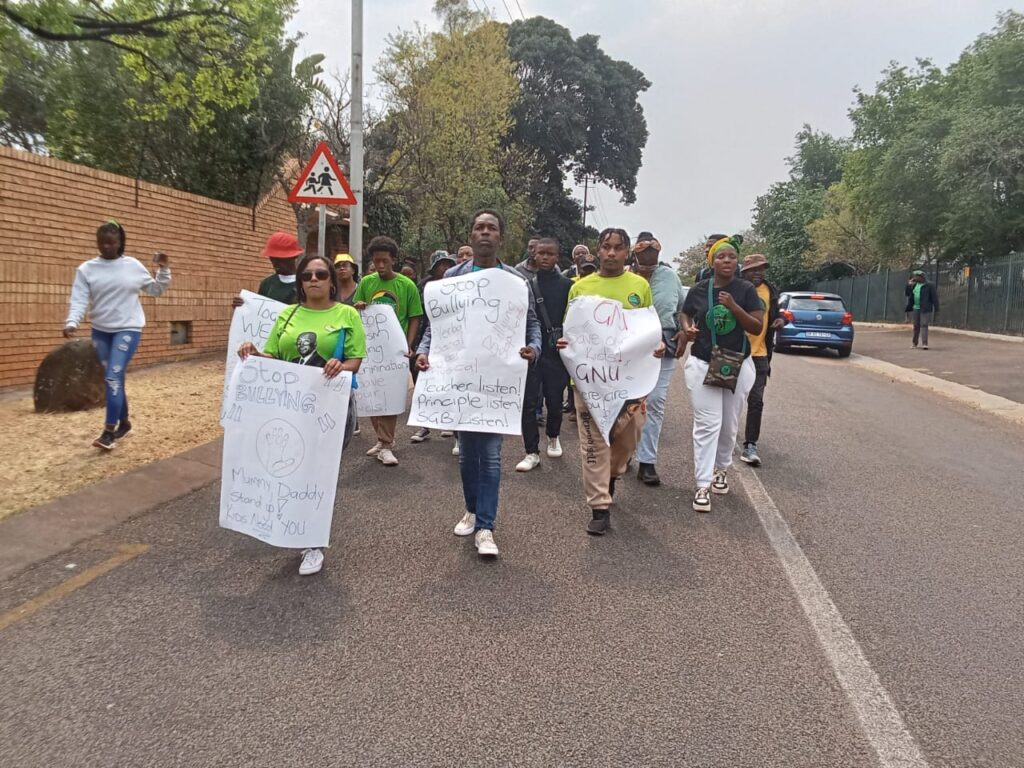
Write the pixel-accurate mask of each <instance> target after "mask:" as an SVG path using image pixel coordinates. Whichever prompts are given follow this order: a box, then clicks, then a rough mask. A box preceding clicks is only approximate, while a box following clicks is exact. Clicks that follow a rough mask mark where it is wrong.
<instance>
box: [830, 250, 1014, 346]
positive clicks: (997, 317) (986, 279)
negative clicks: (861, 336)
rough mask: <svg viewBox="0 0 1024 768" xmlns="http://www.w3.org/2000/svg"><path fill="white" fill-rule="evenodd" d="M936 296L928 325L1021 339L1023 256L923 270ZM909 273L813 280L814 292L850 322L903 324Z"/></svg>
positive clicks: (902, 271) (900, 271) (881, 273)
mask: <svg viewBox="0 0 1024 768" xmlns="http://www.w3.org/2000/svg"><path fill="white" fill-rule="evenodd" d="M925 274H926V275H927V277H928V280H929V282H931V283H932V284H934V285H935V286H936V289H937V290H938V294H939V311H938V312H937V313H935V317H934V318H933V319H932V325H937V326H945V327H947V328H966V329H970V330H973V331H985V332H987V333H1009V334H1014V335H1017V336H1024V253H1011V254H1010V255H1009V256H1007V257H1006V258H1004V259H999V260H997V261H989V262H986V263H985V264H973V265H970V266H965V265H959V266H956V265H952V264H936V265H933V266H931V267H927V268H925ZM909 279H910V270H906V269H903V270H899V271H886V272H876V273H874V274H870V275H858V276H857V277H844V278H842V279H840V280H819V281H818V282H816V283H815V284H814V290H816V291H821V292H823V293H838V294H839V295H840V296H842V297H843V299H844V300H845V301H846V305H847V308H848V309H849V310H850V311H851V312H852V313H853V317H854V320H864V321H867V322H878V323H886V322H888V323H899V322H903V321H904V320H905V319H906V314H905V312H904V309H905V308H906V305H907V298H906V295H905V294H904V289H905V288H906V285H907V281H908V280H909Z"/></svg>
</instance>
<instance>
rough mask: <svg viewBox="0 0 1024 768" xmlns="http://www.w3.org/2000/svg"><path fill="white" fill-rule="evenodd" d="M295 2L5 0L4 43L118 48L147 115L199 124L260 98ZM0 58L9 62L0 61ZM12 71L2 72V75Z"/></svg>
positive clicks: (0, 26)
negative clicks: (176, 115) (144, 93)
mask: <svg viewBox="0 0 1024 768" xmlns="http://www.w3.org/2000/svg"><path fill="white" fill-rule="evenodd" d="M293 9H294V2H292V0H283V1H278V0H118V2H114V3H103V2H100V1H99V0H96V1H94V2H86V3H79V2H73V1H72V0H48V1H47V2H36V1H30V0H23V1H20V2H19V1H16V0H2V2H0V41H2V42H3V43H4V47H5V48H6V47H8V46H9V45H11V44H12V43H15V42H16V43H17V44H19V45H29V44H31V43H32V42H33V41H42V42H43V43H46V44H50V45H51V46H52V45H58V46H69V45H79V44H83V43H89V44H93V45H99V46H104V47H106V48H109V49H111V50H112V51H116V52H117V53H118V55H119V56H120V59H121V62H122V64H123V65H124V67H125V68H126V69H127V70H128V71H129V72H131V73H132V75H133V76H134V78H135V80H136V82H137V84H138V85H140V86H144V87H146V88H148V89H150V90H151V91H152V96H153V98H151V99H147V100H145V101H141V102H137V103H135V104H133V105H132V107H133V108H134V109H137V110H139V111H140V112H142V113H143V115H144V116H145V117H146V118H148V119H149V120H154V121H156V120H164V119H167V117H168V116H169V115H170V114H171V113H172V112H175V111H183V112H184V113H186V114H187V115H188V118H189V124H190V126H191V127H193V128H198V127H202V126H205V125H207V124H209V123H210V122H211V121H212V120H213V119H214V116H215V111H216V109H218V108H219V109H231V108H234V107H239V106H245V105H247V104H249V103H250V102H251V101H252V100H253V99H254V98H256V95H257V92H258V83H259V80H260V77H261V76H262V75H263V74H264V73H265V72H266V71H267V63H266V58H267V56H268V55H270V54H271V53H272V51H273V50H274V47H275V43H276V41H277V40H278V38H279V36H280V33H281V30H282V28H283V25H284V22H285V21H286V20H287V19H288V18H289V16H290V15H291V13H292V11H293ZM0 63H6V62H4V61H3V59H0ZM9 72H10V69H8V68H6V67H5V68H4V70H0V81H2V80H3V79H4V77H5V75H7V74H8V73H9Z"/></svg>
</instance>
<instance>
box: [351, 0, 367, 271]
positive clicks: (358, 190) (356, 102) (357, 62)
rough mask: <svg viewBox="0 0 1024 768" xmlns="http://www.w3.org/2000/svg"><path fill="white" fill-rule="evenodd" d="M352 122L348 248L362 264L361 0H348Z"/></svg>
mask: <svg viewBox="0 0 1024 768" xmlns="http://www.w3.org/2000/svg"><path fill="white" fill-rule="evenodd" d="M351 118H352V123H351V126H350V130H349V142H350V145H351V148H352V159H351V162H350V163H349V175H350V176H351V179H350V182H351V185H352V194H353V195H354V196H355V198H356V202H355V204H354V205H353V206H352V207H351V208H349V214H348V216H349V219H348V220H349V224H348V249H349V253H350V254H352V258H354V259H355V260H356V263H357V264H359V266H360V267H361V266H362V265H363V0H352V115H351Z"/></svg>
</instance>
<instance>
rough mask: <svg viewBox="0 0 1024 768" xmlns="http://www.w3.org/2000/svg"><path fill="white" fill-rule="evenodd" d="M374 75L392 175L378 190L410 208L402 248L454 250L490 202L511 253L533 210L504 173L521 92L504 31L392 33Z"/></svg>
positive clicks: (490, 26)
mask: <svg viewBox="0 0 1024 768" xmlns="http://www.w3.org/2000/svg"><path fill="white" fill-rule="evenodd" d="M377 76H378V81H379V82H380V84H381V86H382V88H383V96H384V97H385V100H386V103H387V106H388V110H389V111H388V115H387V117H386V118H385V121H386V122H387V123H388V125H389V131H390V138H391V139H392V140H393V141H392V142H391V147H392V149H391V157H389V158H388V161H387V164H388V166H390V167H391V168H393V170H392V171H391V172H390V175H389V176H388V177H387V179H386V180H385V181H384V183H382V184H381V185H380V187H379V189H378V191H379V192H380V193H392V194H397V195H399V196H400V199H401V200H402V203H403V204H404V206H405V207H406V208H407V209H408V210H409V214H410V215H409V221H408V234H407V237H406V243H405V245H406V246H407V247H411V248H413V249H415V250H416V251H418V252H420V253H424V252H428V251H429V250H430V249H432V248H434V247H439V246H441V247H446V248H449V249H452V248H455V247H456V246H457V245H458V244H459V243H461V242H464V240H465V236H466V227H467V223H468V221H469V218H470V216H471V215H472V213H473V211H474V210H475V209H476V208H479V207H482V206H484V205H492V206H495V207H497V208H499V209H500V210H502V212H503V213H504V214H505V216H506V219H507V220H508V222H509V225H510V231H509V233H508V236H507V237H506V244H507V248H508V251H507V253H506V255H508V254H509V253H511V249H512V248H513V247H514V244H515V243H516V242H517V241H518V239H519V238H520V237H521V236H522V232H523V230H524V228H525V224H526V218H527V214H528V210H527V207H526V205H525V201H522V200H518V199H516V198H515V197H514V196H512V195H510V194H509V193H508V191H507V190H506V188H505V187H504V185H503V183H502V176H501V166H502V162H503V160H504V158H505V149H504V146H503V141H504V138H505V137H506V136H507V135H508V133H509V130H510V129H511V126H512V114H511V109H512V103H513V101H514V99H515V98H516V95H517V93H518V85H517V83H516V81H515V78H514V77H513V76H512V63H511V61H510V60H509V57H508V48H507V42H506V29H505V27H504V26H503V25H501V24H497V23H495V22H487V23H484V24H480V25H478V26H466V27H460V26H456V27H453V28H451V31H450V32H449V33H437V34H430V33H427V32H425V31H424V30H417V31H415V32H403V33H400V34H398V35H394V36H392V37H391V38H390V39H389V45H388V49H387V51H386V52H385V55H384V57H383V59H382V60H381V62H380V64H379V65H378V67H377Z"/></svg>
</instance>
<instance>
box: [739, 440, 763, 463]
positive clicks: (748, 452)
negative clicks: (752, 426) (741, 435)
mask: <svg viewBox="0 0 1024 768" xmlns="http://www.w3.org/2000/svg"><path fill="white" fill-rule="evenodd" d="M740 461H742V462H743V463H744V464H749V465H750V466H752V467H760V466H761V457H760V456H759V455H758V453H757V444H756V443H747V444H746V445H745V446H744V447H743V453H741V454H740Z"/></svg>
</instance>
